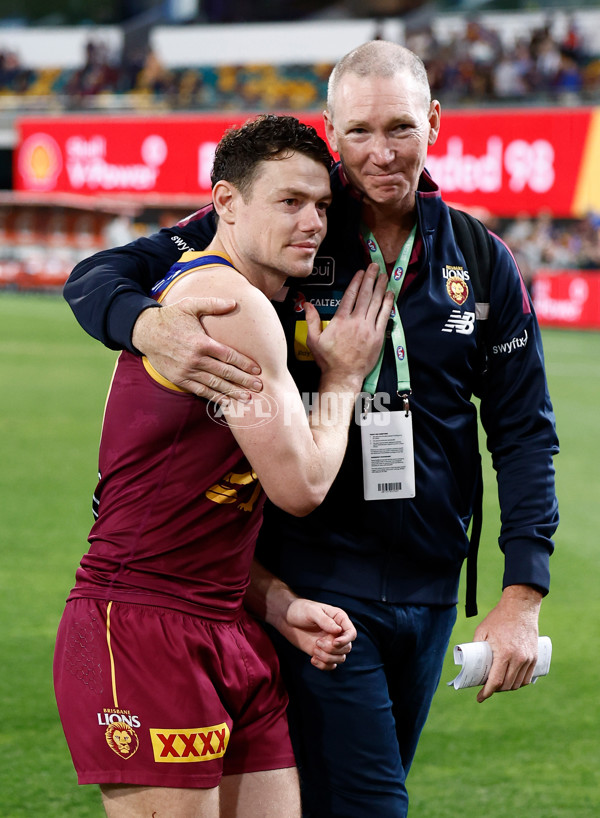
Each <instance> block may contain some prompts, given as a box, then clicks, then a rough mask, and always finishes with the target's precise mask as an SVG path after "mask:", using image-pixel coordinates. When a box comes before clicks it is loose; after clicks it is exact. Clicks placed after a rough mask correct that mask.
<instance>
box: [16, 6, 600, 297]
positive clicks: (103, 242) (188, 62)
mask: <svg viewBox="0 0 600 818" xmlns="http://www.w3.org/2000/svg"><path fill="white" fill-rule="evenodd" d="M282 25H283V24H282ZM303 25H304V24H303V23H295V24H294V31H295V35H294V39H293V40H286V39H285V37H283V36H282V32H283V30H284V29H283V28H282V27H281V26H280V25H279V24H269V25H266V26H262V25H261V26H258V25H254V27H251V29H249V28H248V27H247V26H236V25H229V26H227V27H225V26H218V25H200V26H154V27H151V28H150V29H149V30H148V32H147V37H146V38H142V39H141V40H140V39H139V38H138V40H137V41H133V42H132V41H131V40H130V39H129V40H128V38H127V36H126V33H125V32H124V31H123V30H121V29H119V28H118V27H108V26H107V27H103V26H99V27H93V28H89V29H88V30H86V29H85V28H84V29H81V28H79V29H74V30H72V31H71V33H72V35H73V36H72V38H69V36H68V32H67V31H65V30H64V29H61V31H60V33H57V35H56V36H54V35H53V34H52V31H51V30H46V32H45V34H44V32H40V31H36V30H35V29H27V30H23V31H21V32H19V31H18V30H17V29H12V28H11V29H10V30H9V29H3V28H2V27H1V26H0V131H2V128H3V127H4V140H3V142H4V144H5V145H6V144H8V143H9V141H10V138H9V137H7V133H8V130H9V129H10V128H11V126H12V121H13V120H14V117H16V116H17V115H21V114H27V113H35V114H39V113H42V114H44V113H49V114H57V113H58V114H60V113H74V112H99V113H108V112H141V113H144V112H160V111H176V112H183V111H192V112H194V111H198V112H205V111H220V112H226V111H259V110H261V111H263V110H266V111H268V110H279V111H281V110H289V111H319V110H321V109H322V108H323V106H324V102H325V97H326V90H327V78H328V76H329V73H330V71H331V67H332V65H333V63H334V62H335V60H336V59H337V58H338V57H339V56H340V55H341V54H342V53H344V52H345V51H347V50H348V48H349V47H352V45H353V44H355V43H356V42H360V41H363V40H364V39H367V38H373V37H377V36H384V37H386V38H387V39H396V40H397V41H399V42H404V43H405V44H406V45H408V46H409V47H410V48H412V49H413V50H414V51H416V52H417V53H419V54H420V55H421V57H422V58H423V60H424V61H425V64H426V66H427V69H428V72H429V76H430V80H431V85H432V89H433V91H434V93H435V95H436V96H437V97H438V98H439V99H440V100H441V101H442V105H443V106H444V107H445V108H446V109H448V108H457V107H460V106H465V105H466V106H473V105H476V106H478V107H486V106H488V107H489V106H496V107H497V106H500V105H505V104H510V105H515V104H519V105H527V106H530V107H531V106H539V105H548V104H552V105H554V104H559V105H563V104H564V105H570V106H581V105H589V104H594V103H597V102H598V101H599V100H600V11H597V10H593V9H592V10H583V11H580V12H574V13H566V12H564V11H556V12H553V13H552V14H546V13H544V12H535V13H515V12H510V13H500V12H496V13H492V12H489V13H487V14H483V13H482V14H479V15H477V17H474V16H464V15H457V14H441V15H437V16H436V17H435V18H434V19H429V20H427V21H426V22H418V19H415V20H413V21H412V22H411V23H410V24H408V23H405V22H404V21H402V20H399V19H394V20H388V21H382V20H381V19H378V20H362V21H332V22H331V23H328V24H326V23H324V22H318V23H311V24H307V27H305V28H304V29H303V28H302V26H303ZM311 26H312V27H311ZM332 31H335V32H337V36H336V37H335V38H333V37H332V35H331V32H332ZM225 32H226V36H225ZM249 32H250V33H249ZM9 35H10V36H9ZM20 35H22V36H20ZM40 35H44V36H43V38H42V37H41V36H40ZM317 35H318V36H317ZM352 38H353V39H352ZM351 40H352V42H350V41H351ZM244 41H245V42H246V43H247V44H248V47H247V48H246V49H244V50H243V51H242V50H241V49H240V45H239V44H240V43H242V42H244ZM348 42H350V45H348ZM69 43H70V45H69ZM43 44H44V48H45V50H44V48H43V47H42V45H43ZM226 46H227V47H226ZM52 47H54V50H52ZM338 52H339V53H338ZM45 54H46V55H47V56H46V57H45V58H44V55H45ZM232 56H233V59H232ZM259 57H262V59H259ZM267 60H268V61H267ZM46 204H47V203H45V202H44V201H43V200H38V199H36V198H35V197H29V198H27V197H24V196H21V197H19V196H15V195H13V194H4V195H3V198H2V199H1V200H0V238H1V239H2V240H3V242H2V244H3V249H2V251H1V252H0V284H1V283H4V284H5V285H6V284H10V285H15V284H18V282H19V281H20V282H22V284H21V285H19V286H26V285H27V286H39V284H40V281H42V283H43V281H46V282H47V283H48V284H49V285H56V284H58V283H62V281H64V279H65V277H66V275H67V274H68V272H69V270H70V268H71V267H72V266H73V264H74V263H75V262H76V261H77V260H78V259H79V258H80V257H83V256H85V255H87V254H89V252H90V249H91V248H92V249H93V248H96V247H101V246H109V245H111V244H115V243H118V242H117V241H116V239H119V240H121V239H122V240H123V241H126V240H129V239H130V238H132V237H135V236H136V235H138V234H140V233H147V232H149V231H151V230H153V229H156V228H157V227H159V226H160V225H161V224H162V223H165V224H166V223H172V221H173V220H175V219H176V218H177V217H179V216H183V215H185V213H186V212H188V210H187V209H179V210H177V209H175V210H173V211H172V212H170V213H168V214H166V213H164V208H163V209H159V208H148V207H142V206H140V205H139V203H137V204H136V206H135V207H130V208H125V207H124V206H123V203H122V202H119V203H117V202H112V203H111V202H104V203H103V211H102V212H95V213H94V212H92V209H91V208H90V207H89V204H88V203H84V202H83V200H81V201H74V200H71V201H67V200H64V201H59V200H58V199H57V198H55V199H54V210H55V213H54V217H53V218H52V219H50V218H49V213H48V212H47V210H46V209H45V208H46ZM488 218H489V220H490V222H491V226H492V227H494V228H495V229H496V230H497V232H499V233H500V234H502V235H505V236H506V238H507V239H508V240H509V241H510V244H511V247H512V248H513V250H514V252H515V254H516V255H517V257H518V260H519V262H520V264H521V267H522V269H523V273H524V275H525V277H526V279H527V280H528V281H530V280H531V278H532V276H533V274H534V273H535V271H536V269H538V268H539V267H541V266H542V267H545V268H557V269H566V268H573V269H576V268H578V269H596V270H598V269H600V219H599V218H598V217H597V216H595V215H593V214H591V215H589V216H588V217H587V218H585V219H582V220H579V221H574V220H569V221H565V220H558V219H555V218H553V217H552V216H551V215H550V214H541V215H538V216H537V217H531V216H530V215H525V214H523V215H522V216H519V217H518V218H516V219H515V220H514V221H513V220H502V221H500V220H497V219H494V218H493V217H492V216H489V217H488ZM35 225H37V227H36V226H35ZM49 249H50V250H51V252H50V257H51V262H50V263H48V261H47V259H48V252H49ZM40 276H41V277H42V278H41V279H40Z"/></svg>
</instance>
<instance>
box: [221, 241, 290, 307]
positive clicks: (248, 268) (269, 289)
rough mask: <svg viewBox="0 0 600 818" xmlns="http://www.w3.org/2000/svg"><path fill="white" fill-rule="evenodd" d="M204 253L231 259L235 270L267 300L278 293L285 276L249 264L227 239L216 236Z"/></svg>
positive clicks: (275, 271) (276, 271)
mask: <svg viewBox="0 0 600 818" xmlns="http://www.w3.org/2000/svg"><path fill="white" fill-rule="evenodd" d="M206 252H209V253H216V254H217V255H226V256H227V257H228V258H229V259H231V263H232V264H233V266H234V267H235V269H236V270H237V271H238V273H240V275H242V276H244V278H245V279H246V280H247V281H248V282H249V283H250V284H252V286H253V287H256V288H257V289H259V290H260V291H261V292H263V293H264V294H265V295H266V296H267V298H272V297H273V296H274V295H275V294H276V293H278V292H279V291H280V290H281V288H282V287H283V285H284V284H285V281H286V279H287V275H285V274H283V273H281V272H279V271H278V270H270V269H268V268H265V267H263V266H260V267H259V266H257V265H254V264H252V263H251V262H249V260H248V259H247V258H245V257H244V256H243V255H242V254H241V253H239V252H238V250H237V249H236V246H235V244H234V243H233V242H231V241H229V240H228V239H227V237H224V236H220V235H219V234H217V235H216V236H215V237H214V239H213V240H212V241H211V243H210V244H209V245H208V247H207V248H206Z"/></svg>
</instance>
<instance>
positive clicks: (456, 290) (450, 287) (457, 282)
mask: <svg viewBox="0 0 600 818" xmlns="http://www.w3.org/2000/svg"><path fill="white" fill-rule="evenodd" d="M446 291H447V292H448V295H449V296H450V298H451V299H452V300H453V301H454V303H455V304H458V306H459V307H460V306H461V304H464V303H465V301H466V300H467V298H468V296H469V288H468V287H467V285H466V283H465V282H464V281H463V280H462V278H459V277H458V276H450V278H449V279H448V280H447V281H446Z"/></svg>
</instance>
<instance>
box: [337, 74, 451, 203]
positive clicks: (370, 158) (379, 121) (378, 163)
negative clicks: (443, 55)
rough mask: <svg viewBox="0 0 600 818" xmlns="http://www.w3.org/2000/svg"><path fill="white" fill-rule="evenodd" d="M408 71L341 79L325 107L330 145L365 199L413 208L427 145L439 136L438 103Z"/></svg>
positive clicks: (352, 76)
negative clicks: (384, 75)
mask: <svg viewBox="0 0 600 818" xmlns="http://www.w3.org/2000/svg"><path fill="white" fill-rule="evenodd" d="M426 91H427V89H426V88H423V86H421V85H419V83H418V82H417V81H416V80H415V79H414V77H413V76H412V75H411V74H409V73H404V72H403V73H399V74H396V75H394V76H392V77H370V76H367V77H359V76H357V75H356V74H352V73H347V74H345V75H344V76H342V77H341V78H340V81H339V84H338V87H337V90H336V94H335V98H334V100H333V103H332V110H331V111H326V112H325V128H326V132H327V139H328V140H329V144H330V146H331V148H332V149H333V150H335V151H338V153H339V154H340V158H341V160H342V164H343V166H344V171H345V173H346V176H347V177H348V180H349V181H350V182H351V184H352V185H353V186H354V187H356V188H357V189H358V190H360V191H361V192H362V193H363V194H364V196H365V201H366V203H367V204H368V203H369V202H370V203H372V204H375V205H377V206H383V207H389V208H391V209H394V210H399V211H401V212H405V211H407V210H410V209H412V208H413V207H414V201H415V191H416V189H417V185H418V182H419V176H420V175H421V171H422V170H423V167H424V166H425V159H426V157H427V149H428V147H429V145H433V143H434V142H435V141H436V139H437V135H438V132H439V127H440V106H439V103H438V102H437V101H436V100H434V101H433V102H431V103H430V102H429V100H428V98H427V95H426Z"/></svg>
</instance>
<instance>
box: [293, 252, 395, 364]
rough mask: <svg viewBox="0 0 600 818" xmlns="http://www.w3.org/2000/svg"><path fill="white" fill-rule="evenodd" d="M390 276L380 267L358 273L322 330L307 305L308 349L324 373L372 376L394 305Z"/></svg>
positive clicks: (310, 306)
mask: <svg viewBox="0 0 600 818" xmlns="http://www.w3.org/2000/svg"><path fill="white" fill-rule="evenodd" d="M387 284H388V279H387V276H385V275H380V274H379V267H378V266H377V264H369V266H368V267H367V269H366V270H364V271H363V270H359V271H358V273H356V275H355V276H354V278H353V279H352V281H351V282H350V284H349V285H348V287H347V288H346V291H345V293H344V295H343V297H342V300H341V301H340V304H339V306H338V308H337V310H336V313H335V315H334V317H333V318H332V320H331V322H330V323H329V324H328V325H327V326H326V327H325V329H321V319H320V317H319V314H318V312H317V310H316V308H315V307H314V306H313V305H312V304H310V303H309V302H307V303H306V304H305V305H304V310H305V315H306V322H307V325H308V339H307V341H308V347H309V349H310V351H311V352H312V354H313V357H314V358H315V360H316V362H317V363H318V365H319V367H320V368H321V371H322V372H328V371H330V370H335V371H336V372H338V373H339V374H341V375H343V374H344V373H349V374H353V373H356V374H359V375H361V376H362V377H364V376H366V375H368V374H369V372H370V371H371V370H372V369H373V367H374V366H375V364H376V363H377V359H378V358H379V353H380V352H381V348H382V346H383V341H384V334H385V329H386V326H387V322H388V319H389V317H390V312H391V310H392V307H393V304H394V297H393V294H392V293H391V292H389V291H388V292H386V288H387Z"/></svg>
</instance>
